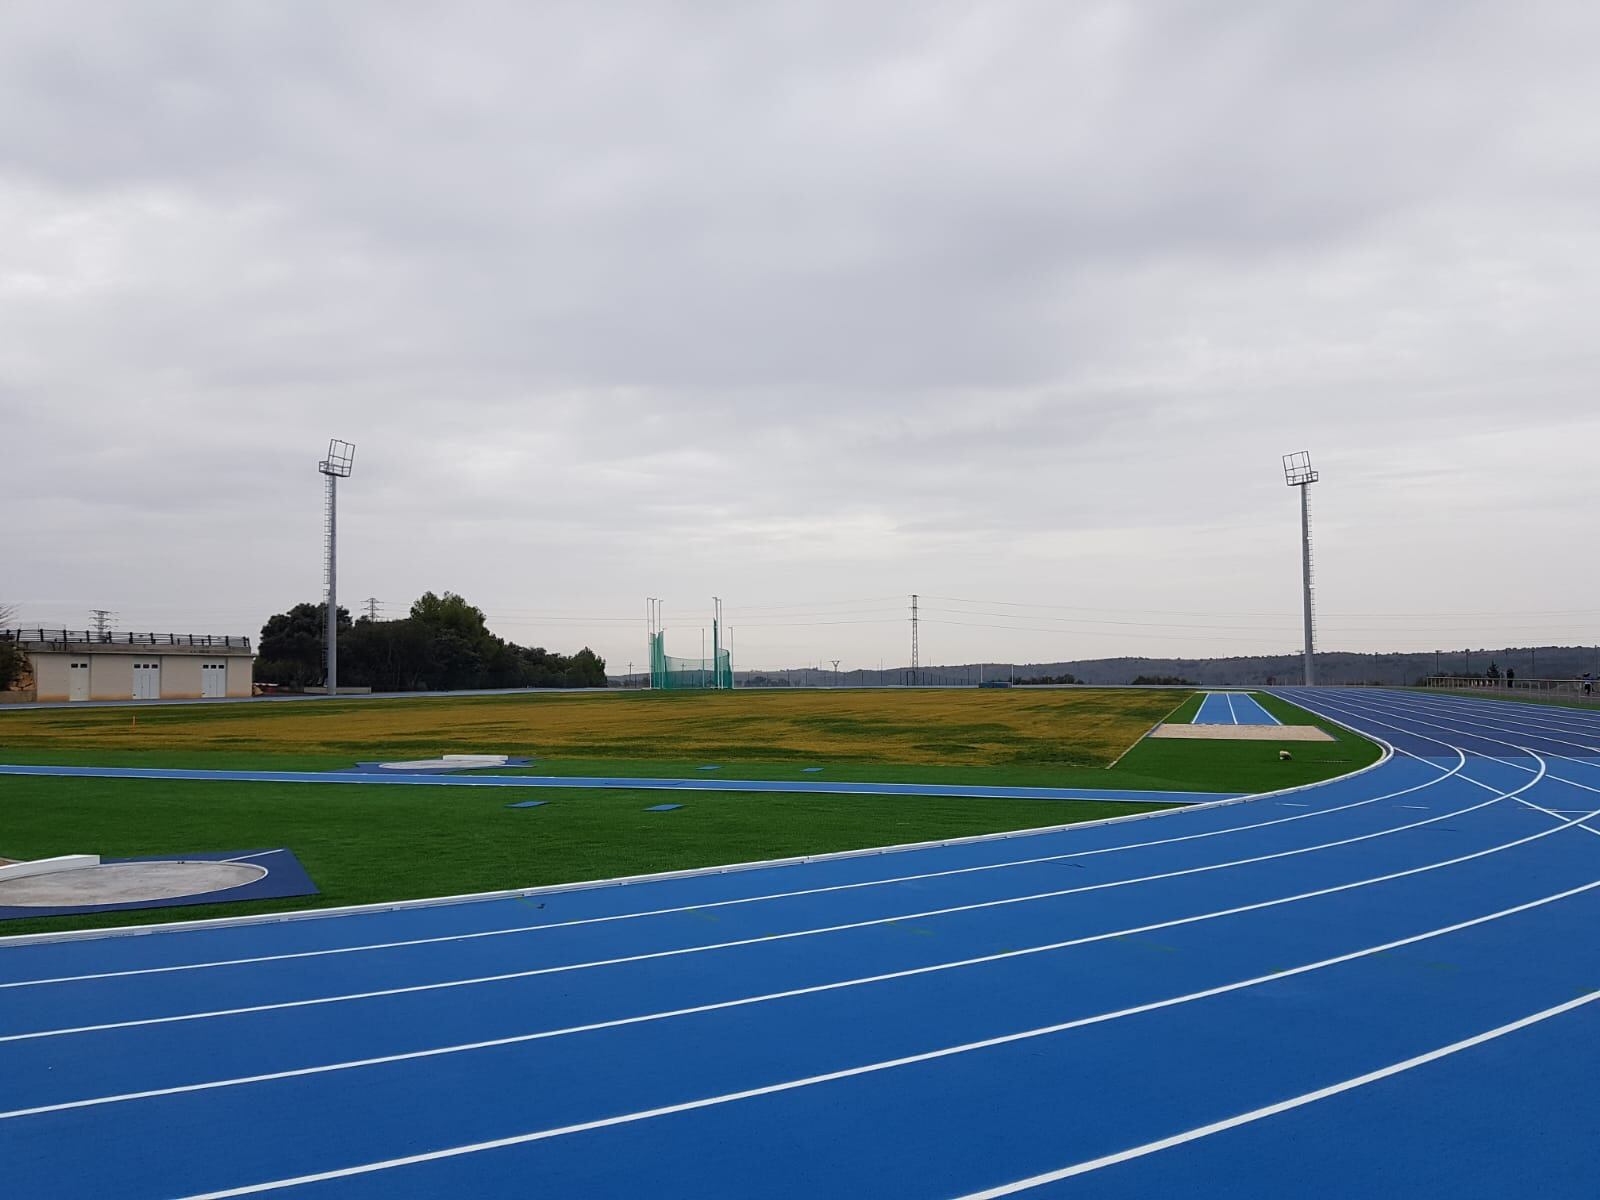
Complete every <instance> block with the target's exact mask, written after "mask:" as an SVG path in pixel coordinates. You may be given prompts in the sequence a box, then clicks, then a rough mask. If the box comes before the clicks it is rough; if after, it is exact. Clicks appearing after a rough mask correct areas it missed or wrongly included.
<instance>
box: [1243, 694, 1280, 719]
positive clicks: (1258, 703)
mask: <svg viewBox="0 0 1600 1200" xmlns="http://www.w3.org/2000/svg"><path fill="white" fill-rule="evenodd" d="M1250 703H1251V704H1254V705H1255V706H1256V707H1257V708H1259V709H1260V710H1261V711H1262V712H1264V713H1266V714H1267V720H1269V721H1271V722H1272V723H1273V724H1274V725H1282V724H1283V722H1282V721H1280V720H1278V718H1277V717H1275V716H1273V715H1272V710H1271V709H1270V708H1268V707H1267V706H1266V705H1265V704H1263V703H1261V701H1259V700H1257V699H1256V697H1255V694H1254V693H1253V692H1252V693H1251V695H1250Z"/></svg>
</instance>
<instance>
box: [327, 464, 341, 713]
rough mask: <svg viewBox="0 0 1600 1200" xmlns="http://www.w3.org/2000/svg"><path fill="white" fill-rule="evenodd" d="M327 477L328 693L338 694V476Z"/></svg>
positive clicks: (331, 694)
mask: <svg viewBox="0 0 1600 1200" xmlns="http://www.w3.org/2000/svg"><path fill="white" fill-rule="evenodd" d="M327 479H328V695H330V696H337V695H338V694H339V578H338V566H339V547H338V532H339V531H338V520H339V510H338V498H339V478H338V476H336V475H329V476H328V477H327Z"/></svg>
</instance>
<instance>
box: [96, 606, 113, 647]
mask: <svg viewBox="0 0 1600 1200" xmlns="http://www.w3.org/2000/svg"><path fill="white" fill-rule="evenodd" d="M116 615H117V614H116V613H114V612H112V611H111V610H110V609H109V608H91V609H90V610H89V616H90V617H92V618H93V619H94V639H95V641H97V642H109V641H110V640H111V618H112V617H115V616H116Z"/></svg>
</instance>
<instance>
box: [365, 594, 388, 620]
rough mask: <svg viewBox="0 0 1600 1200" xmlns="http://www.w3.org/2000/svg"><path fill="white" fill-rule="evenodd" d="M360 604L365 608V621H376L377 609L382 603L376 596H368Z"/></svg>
mask: <svg viewBox="0 0 1600 1200" xmlns="http://www.w3.org/2000/svg"><path fill="white" fill-rule="evenodd" d="M362 603H363V604H365V605H366V606H367V620H369V621H376V620H377V619H378V609H380V608H381V607H383V601H382V600H379V599H378V598H377V597H376V596H368V597H367V598H366V599H365V600H363V601H362Z"/></svg>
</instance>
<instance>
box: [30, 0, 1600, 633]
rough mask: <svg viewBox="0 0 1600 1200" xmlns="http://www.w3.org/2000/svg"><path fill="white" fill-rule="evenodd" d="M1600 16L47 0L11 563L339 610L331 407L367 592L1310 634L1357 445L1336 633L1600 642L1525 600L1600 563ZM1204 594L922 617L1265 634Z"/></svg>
mask: <svg viewBox="0 0 1600 1200" xmlns="http://www.w3.org/2000/svg"><path fill="white" fill-rule="evenodd" d="M1597 33H1600V15H1597V14H1596V13H1595V11H1594V10H1593V8H1592V6H1590V5H1585V4H1581V3H1575V2H1574V3H1555V2H1550V3H1534V4H1529V5H1522V6H1518V7H1517V8H1516V9H1515V10H1512V9H1511V8H1509V7H1507V6H1504V5H1498V4H1489V3H1481V4H1467V5H1453V6H1450V7H1449V8H1448V9H1441V8H1438V7H1436V6H1430V7H1427V8H1424V7H1421V6H1418V7H1413V8H1400V9H1396V8H1395V7H1394V6H1392V5H1385V4H1376V3H1366V4H1364V3H1357V4H1352V5H1340V6H1328V5H1317V4H1310V3H1292V4H1270V5H1269V4H1260V5H1231V6H1218V5H1211V4H1184V3H1172V4H1157V5H1142V4H1140V5H1135V4H1122V3H1100V4H1089V5H1073V6H1061V5H1054V4H1043V3H1039V4H1028V3H1001V4H992V5H983V6H972V5H965V4H954V3H951V4H924V5H915V6H901V5H887V4H886V5H865V6H863V5H842V4H841V5H828V4H822V5H818V4H806V5H798V4H796V5H762V6H747V5H732V4H728V5H724V4H670V3H639V4H635V5H624V6H612V7H609V8H605V9H596V8H594V7H593V6H587V5H578V4H546V5H537V6H532V5H514V4H467V5H458V6H452V7H451V8H450V9H449V10H448V11H446V10H444V9H440V8H438V7H436V6H430V5H412V4H382V5H379V4H345V5H340V6H337V7H336V8H333V9H328V8H326V7H325V6H315V5H310V4H243V3H233V4H227V3H225V4H216V5H204V6H201V5H195V4H192V3H173V4H149V5H141V6H140V7H139V8H138V9H137V10H134V9H131V8H130V9H121V10H119V9H116V8H109V9H108V8H105V7H103V6H95V7H94V8H93V9H92V10H91V8H90V7H89V6H87V5H73V4H68V5H61V4H43V3H19V4H14V5H11V6H9V7H8V8H7V10H6V12H5V13H4V14H0V221H3V223H4V225H5V227H6V228H7V229H8V230H9V231H11V236H9V237H8V238H7V239H5V241H4V243H3V244H0V419H3V422H4V428H5V429H6V431H7V441H8V445H9V446H10V447H11V448H12V449H11V454H10V455H8V459H9V462H8V490H9V491H10V492H11V494H12V495H13V497H19V498H21V502H20V504H18V505H15V506H14V507H16V509H17V511H18V513H19V517H20V519H18V520H14V521H12V522H8V523H7V528H6V530H5V531H4V532H3V533H0V559H3V561H4V563H5V564H6V565H5V568H4V570H3V572H0V592H3V594H4V595H5V597H6V598H7V599H15V600H16V601H18V602H20V603H21V604H22V606H23V610H24V614H25V615H26V616H28V617H30V618H31V619H37V620H69V621H73V622H77V621H81V619H82V610H83V609H84V608H86V607H87V606H89V605H90V604H108V605H111V606H112V607H116V608H118V609H119V610H121V611H122V612H123V613H124V619H125V620H127V621H130V622H133V623H135V624H140V625H148V624H162V625H167V624H172V625H185V626H186V625H189V624H196V625H200V626H204V627H207V628H218V629H227V630H230V631H239V630H248V631H252V632H253V630H254V628H255V627H256V626H257V625H259V623H260V620H261V618H262V617H263V616H265V615H266V613H268V612H270V611H274V610H276V609H277V608H280V607H282V606H283V605H285V604H288V603H292V602H293V601H295V600H297V599H301V598H305V597H309V596H311V595H313V594H314V593H315V591H316V588H317V586H318V581H319V579H320V570H319V566H318V562H317V555H318V545H317V538H318V531H319V527H320V522H319V515H318V505H319V502H320V492H319V489H318V483H319V481H318V479H317V478H316V476H315V474H314V471H313V470H312V466H313V465H314V463H315V461H316V458H317V457H318V452H319V451H320V448H321V445H322V444H323V441H324V439H325V438H326V437H327V436H328V435H330V434H334V435H338V436H343V437H348V438H352V439H353V440H355V441H357V442H358V443H359V445H360V456H359V458H358V466H357V474H356V477H355V478H354V479H353V480H352V482H351V484H350V485H349V486H348V487H347V488H346V489H345V493H344V495H345V502H344V514H345V515H344V528H345V529H346V531H347V534H348V536H347V538H346V541H345V561H344V566H343V569H342V576H343V578H344V579H345V580H346V581H347V582H348V586H349V588H350V589H352V591H351V593H350V594H352V595H354V594H356V593H358V592H359V593H361V594H368V593H372V594H377V595H379V596H382V597H385V598H387V599H390V600H396V601H398V600H405V599H408V598H409V597H411V596H412V595H414V594H415V593H416V592H418V591H420V590H422V589H423V588H426V587H435V588H437V587H454V588H457V589H459V590H462V591H464V592H466V593H467V594H468V595H469V596H471V597H472V598H473V599H475V600H477V601H478V602H479V603H481V604H482V605H483V606H484V607H485V608H486V609H487V610H489V611H490V613H491V614H493V615H494V616H495V617H496V622H495V623H496V625H497V627H500V628H501V629H502V630H503V631H504V632H506V633H507V634H508V635H510V636H514V637H517V638H519V639H524V640H535V641H541V642H544V643H547V644H551V645H567V644H571V643H573V642H576V641H583V640H588V641H591V642H593V643H594V644H595V645H596V647H597V649H600V650H601V651H602V652H603V653H606V654H607V655H608V656H609V657H611V658H612V659H613V660H614V661H625V660H626V658H627V657H628V656H629V655H633V656H634V657H637V656H638V652H637V648H636V647H635V646H634V642H635V641H636V640H637V637H636V633H635V631H634V630H632V629H631V627H623V626H621V625H620V623H607V622H602V621H598V620H596V621H593V622H592V623H590V624H588V625H584V624H581V623H577V622H571V621H567V620H565V619H563V620H561V621H557V620H555V619H554V617H553V614H556V613H561V614H588V615H589V616H591V617H595V618H598V617H602V616H613V617H621V616H627V615H628V614H632V613H633V612H635V611H636V610H639V609H641V608H642V605H641V599H642V596H643V595H645V594H646V593H649V594H654V595H662V596H666V597H668V598H669V599H670V601H671V603H672V611H673V612H675V613H679V614H683V616H684V620H685V621H686V622H689V623H690V624H692V623H693V622H694V621H698V620H699V618H698V616H693V617H691V616H690V614H692V613H698V611H699V610H700V609H703V608H706V607H708V600H707V599H706V598H707V597H708V596H709V594H710V593H712V592H716V593H718V594H720V595H723V596H725V597H727V598H728V599H729V602H730V607H731V608H732V610H733V612H734V614H735V620H736V621H738V620H741V619H743V620H744V621H745V623H746V625H747V628H748V634H747V638H748V640H744V641H742V642H741V657H743V658H744V660H745V661H747V662H757V663H762V662H765V663H769V664H776V663H779V662H782V661H787V660H789V659H796V658H800V659H803V658H805V657H810V658H812V659H814V658H816V657H818V656H825V657H830V658H831V657H834V656H837V655H843V656H845V661H846V662H847V663H854V664H857V665H861V664H865V663H868V662H875V661H876V659H877V657H878V656H879V655H882V656H884V657H886V658H887V659H889V660H890V661H894V660H895V659H896V658H897V657H898V656H900V655H902V654H903V642H904V641H905V638H904V630H903V627H901V626H899V625H896V624H894V623H892V612H891V613H890V614H889V615H888V616H886V617H885V618H884V619H885V620H886V621H890V623H888V624H884V625H861V626H852V625H828V626H801V625H796V626H793V627H791V628H788V629H786V630H783V629H779V628H778V627H777V623H776V622H771V623H769V626H768V627H767V628H766V629H763V628H762V627H761V617H760V613H761V612H762V611H764V610H763V609H762V607H761V606H763V605H772V604H778V603H783V602H786V601H787V602H790V603H796V604H798V603H800V602H806V603H812V602H818V603H820V602H823V601H835V600H838V601H843V600H846V599H848V598H849V597H852V596H865V597H880V596H884V595H900V594H903V593H909V592H910V591H912V590H918V591H921V592H924V593H932V594H949V595H957V596H974V595H975V596H979V597H982V598H988V599H991V600H1008V601H1014V602H1028V603H1037V604H1041V605H1046V604H1057V605H1078V606H1082V607H1083V608H1084V609H1085V610H1088V609H1101V610H1105V611H1104V612H1101V613H1100V614H1099V615H1100V616H1102V617H1109V616H1111V615H1112V611H1111V610H1116V609H1119V608H1120V609H1151V610H1155V609H1167V610H1177V611H1190V610H1199V611H1205V612H1214V613H1220V614H1255V613H1261V612H1281V613H1283V614H1285V615H1284V617H1283V618H1282V619H1277V618H1274V619H1271V620H1267V619H1264V618H1256V617H1253V616H1249V615H1240V616H1237V617H1222V618H1218V622H1217V623H1220V624H1225V625H1228V626H1236V627H1238V630H1239V632H1238V637H1239V643H1238V645H1235V644H1234V643H1233V642H1232V641H1231V640H1230V641H1229V642H1227V643H1226V645H1228V646H1229V647H1231V648H1234V649H1238V648H1241V647H1243V648H1251V647H1252V646H1253V647H1255V648H1260V649H1276V648H1281V647H1287V646H1292V645H1294V644H1295V640H1296V635H1295V620H1294V617H1295V605H1296V579H1295V574H1294V572H1295V562H1296V560H1295V549H1294V538H1295V527H1294V513H1293V496H1292V495H1291V494H1289V493H1288V492H1287V491H1286V489H1284V488H1283V486H1282V483H1281V480H1280V479H1279V477H1278V472H1277V462H1276V456H1277V455H1278V454H1280V453H1282V452H1283V451H1286V450H1290V449H1298V448H1300V447H1301V446H1307V447H1309V448H1311V449H1312V450H1313V451H1314V452H1315V453H1316V455H1317V457H1318V460H1319V464H1320V465H1322V466H1323V468H1324V471H1325V477H1326V482H1325V483H1324V484H1323V485H1321V487H1320V489H1319V492H1318V495H1317V498H1316V501H1317V513H1318V522H1319V523H1318V530H1319V538H1320V547H1319V559H1320V562H1321V564H1322V571H1323V575H1322V595H1323V598H1324V604H1325V606H1326V607H1327V609H1328V611H1329V614H1330V617H1329V620H1328V621H1327V622H1326V627H1327V630H1328V635H1329V640H1330V644H1348V645H1349V646H1351V647H1352V648H1368V647H1369V646H1378V645H1384V646H1387V645H1391V644H1395V645H1398V644H1401V643H1404V644H1406V645H1425V644H1430V643H1431V641H1432V640H1433V638H1434V637H1435V636H1442V635H1443V633H1444V631H1445V630H1446V629H1450V630H1452V631H1454V630H1455V628H1456V626H1458V625H1460V624H1461V623H1462V619H1461V618H1440V619H1438V620H1437V621H1435V622H1434V623H1433V625H1432V626H1431V627H1429V626H1427V624H1426V622H1422V624H1423V625H1424V630H1417V629H1416V626H1417V624H1418V622H1416V621H1411V620H1409V619H1408V620H1406V621H1401V620H1399V619H1394V620H1392V621H1391V622H1390V624H1389V625H1387V626H1384V625H1383V622H1382V620H1380V619H1378V618H1372V619H1365V618H1357V617H1355V616H1349V617H1343V616H1340V615H1339V614H1361V613H1394V612H1419V613H1450V612H1467V611H1470V612H1475V613H1476V612H1506V613H1510V614H1513V615H1511V616H1507V617H1504V618H1483V619H1481V633H1482V638H1483V640H1485V641H1488V640H1495V639H1496V638H1498V637H1501V635H1502V634H1503V636H1504V638H1505V639H1509V640H1534V637H1535V636H1536V635H1537V636H1539V637H1541V638H1543V637H1548V638H1549V639H1550V640H1581V635H1584V634H1585V629H1586V626H1585V625H1584V622H1585V621H1586V620H1587V618H1582V619H1580V618H1577V617H1573V616H1570V615H1559V616H1549V615H1539V616H1530V615H1526V614H1529V613H1531V612H1532V611H1533V610H1553V609H1577V608H1582V607H1583V606H1584V603H1585V600H1584V597H1586V596H1591V595H1593V594H1594V591H1595V586H1596V584H1600V571H1597V569H1596V568H1595V567H1594V566H1593V565H1592V564H1591V563H1590V562H1589V561H1588V559H1589V557H1591V556H1587V555H1585V554H1583V553H1582V552H1581V546H1582V545H1583V542H1584V539H1583V537H1582V531H1581V520H1582V513H1583V511H1584V507H1583V506H1584V503H1585V501H1586V500H1587V498H1588V496H1589V493H1590V491H1591V490H1592V487H1593V483H1594V465H1593V455H1592V453H1591V451H1590V449H1589V447H1591V446H1593V445H1594V444H1595V443H1594V434H1595V432H1596V429H1595V424H1596V418H1594V417H1593V416H1591V412H1592V409H1593V404H1592V400H1591V399H1590V396H1589V393H1590V391H1592V380H1593V378H1594V366H1595V353H1594V351H1593V348H1592V347H1593V335H1592V313H1593V312H1594V311H1595V310H1596V301H1597V299H1600V296H1597V291H1600V286H1597V284H1596V280H1597V279H1600V273H1597V270H1596V268H1597V266H1600V228H1597V221H1596V217H1595V213H1596V212H1597V211H1600V208H1597V205H1596V201H1597V199H1600V178H1597V167H1596V164H1597V163H1600V153H1597V152H1600V145H1597V144H1596V143H1597V141H1600V131H1597V127H1596V126H1595V125H1594V123H1593V122H1591V121H1589V120H1588V119H1587V114H1588V113H1590V112H1592V111H1595V109H1596V108H1597V106H1600V105H1597V102H1600V94H1597V93H1600V85H1596V83H1595V82H1594V79H1593V72H1592V70H1591V69H1590V68H1591V63H1590V62H1589V60H1588V48H1589V47H1592V45H1593V44H1594V39H1595V35H1596V34H1597ZM741 606H744V609H745V610H747V612H746V615H745V616H743V617H741V616H740V613H741ZM869 607H870V606H869ZM894 607H895V606H894V605H890V606H889V608H890V609H891V610H892V609H893V608H894ZM817 611H822V610H820V609H818V610H817ZM872 611H873V612H876V611H877V610H876V609H875V608H874V609H872ZM1038 611H1039V612H1040V613H1043V612H1044V611H1046V610H1038ZM796 614H797V615H805V614H804V613H803V612H800V611H799V610H796ZM796 614H791V615H796ZM813 615H814V614H813ZM1058 615H1060V616H1069V615H1071V614H1067V613H1058ZM1080 615H1081V616H1084V617H1086V618H1087V617H1089V616H1092V615H1093V614H1090V613H1087V612H1086V613H1083V614H1080ZM1041 619H1042V618H1041ZM1387 619H1388V618H1384V620H1387ZM1474 620H1478V619H1477V618H1474ZM1163 621H1165V622H1166V627H1163V626H1162V625H1161V622H1163ZM1182 622H1183V618H1182V617H1180V616H1178V615H1172V614H1169V615H1167V616H1165V617H1162V616H1160V615H1159V614H1156V615H1154V616H1153V617H1152V623H1151V624H1150V625H1149V626H1145V627H1137V628H1136V627H1128V626H1115V627H1113V626H1101V627H1098V628H1094V627H1090V626H1089V625H1087V624H1082V625H1081V627H1079V628H1077V629H1075V630H1072V631H1065V632H1063V634H1062V636H1060V637H1057V636H1055V635H1043V634H1038V633H1034V632H1018V633H1015V634H1012V633H1005V632H1002V631H997V630H979V629H975V628H970V627H964V626H951V627H948V628H940V629H938V631H937V635H936V637H933V638H930V637H928V636H927V635H926V634H925V636H924V645H925V653H926V652H927V649H931V650H932V651H933V653H934V655H935V656H936V657H940V658H952V659H954V658H976V657H1018V656H1026V657H1036V658H1054V657H1066V656H1073V655H1079V654H1088V653H1097V652H1107V653H1114V652H1122V651H1130V652H1137V651H1140V650H1149V651H1151V652H1158V651H1159V652H1166V651H1170V650H1173V649H1177V648H1181V645H1180V643H1181V642H1182V639H1185V638H1191V639H1192V643H1191V644H1190V645H1189V647H1188V648H1190V649H1193V650H1196V651H1202V652H1203V651H1205V650H1206V649H1207V648H1208V646H1209V647H1210V648H1213V649H1215V648H1217V647H1220V646H1222V645H1224V643H1223V642H1221V641H1218V642H1216V643H1207V642H1206V641H1205V640H1204V638H1205V637H1206V636H1211V635H1215V636H1217V637H1219V638H1220V637H1222V636H1224V635H1223V634H1220V633H1218V632H1217V631H1216V630H1212V631H1211V634H1205V632H1204V631H1201V630H1184V629H1181V628H1176V627H1177V626H1180V625H1181V624H1182ZM1341 622H1343V624H1341ZM1015 623H1018V624H1022V623H1025V622H1015ZM1035 624H1037V622H1036V623H1035ZM696 627H697V626H696ZM623 628H626V630H627V631H626V632H625V633H624V632H619V630H620V629H623ZM1512 631H1525V632H1526V634H1527V636H1526V637H1525V638H1522V637H1516V636H1513V633H1512ZM1452 635H1453V636H1454V634H1452ZM685 636H686V637H687V636H688V634H685ZM1226 636H1227V637H1228V638H1229V639H1232V638H1233V637H1234V634H1233V632H1231V631H1230V632H1228V633H1227V634H1226ZM1588 636H1591V637H1592V634H1589V635H1588ZM1462 638H1466V640H1475V639H1472V638H1470V637H1467V634H1466V633H1465V632H1464V631H1463V632H1462V634H1461V636H1460V637H1459V638H1458V640H1461V639H1462Z"/></svg>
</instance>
